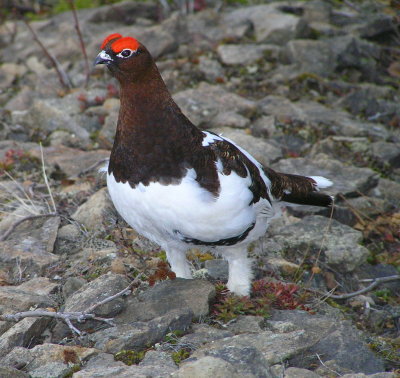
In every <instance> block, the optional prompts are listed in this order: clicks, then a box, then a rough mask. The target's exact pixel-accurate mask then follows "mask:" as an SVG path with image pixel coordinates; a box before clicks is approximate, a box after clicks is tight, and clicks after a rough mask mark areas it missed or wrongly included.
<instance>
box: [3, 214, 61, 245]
mask: <svg viewBox="0 0 400 378" xmlns="http://www.w3.org/2000/svg"><path fill="white" fill-rule="evenodd" d="M58 216H59V214H57V213H49V214H39V215H29V216H27V217H24V218H21V219H18V220H17V221H16V222H14V223H13V224H12V225H11V226H10V227H9V228H8V230H7V231H6V232H5V233H4V234H3V235H1V236H0V241H4V240H7V238H8V237H9V236H10V235H11V234H12V233H13V232H14V230H15V229H16V228H17V227H18V226H19V225H20V224H21V223H23V222H25V221H28V220H34V219H39V218H50V217H58Z"/></svg>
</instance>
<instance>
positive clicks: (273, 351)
mask: <svg viewBox="0 0 400 378" xmlns="http://www.w3.org/2000/svg"><path fill="white" fill-rule="evenodd" d="M314 343H315V341H314V340H313V339H311V338H310V337H309V336H308V335H306V334H305V332H304V331H294V332H287V333H284V334H275V333H273V332H270V331H264V332H261V333H259V334H241V335H236V336H233V337H226V338H224V339H221V340H217V341H214V342H213V343H209V344H205V345H204V346H202V347H201V348H199V349H197V350H196V351H195V352H194V353H193V354H192V357H195V358H200V357H203V356H206V355H207V356H214V357H216V356H218V354H219V351H221V354H222V355H223V354H225V353H229V349H230V348H233V351H234V352H233V353H234V354H235V353H236V351H238V353H239V354H240V352H239V350H240V348H250V349H249V353H251V354H253V355H254V356H255V357H256V358H257V360H258V361H259V362H261V361H260V355H259V354H258V353H256V352H255V350H258V351H259V352H261V353H262V355H263V363H262V364H261V368H265V366H266V365H265V363H267V364H268V365H272V364H276V363H279V362H281V361H284V360H286V359H289V358H291V357H294V356H296V355H298V354H301V353H302V352H303V351H305V350H306V349H307V348H309V347H311V346H312V345H313V344H314ZM236 362H237V363H240V358H238V360H237V361H236Z"/></svg>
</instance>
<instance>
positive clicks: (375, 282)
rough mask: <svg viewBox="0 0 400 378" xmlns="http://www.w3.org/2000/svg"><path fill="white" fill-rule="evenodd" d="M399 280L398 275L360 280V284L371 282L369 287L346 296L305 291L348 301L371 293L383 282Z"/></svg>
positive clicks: (399, 276)
mask: <svg viewBox="0 0 400 378" xmlns="http://www.w3.org/2000/svg"><path fill="white" fill-rule="evenodd" d="M397 280H400V274H398V275H394V276H387V277H379V278H374V279H366V280H362V281H361V282H371V284H370V285H368V286H367V287H364V288H363V289H360V290H357V291H354V292H352V293H346V294H338V295H336V294H331V293H330V292H329V293H323V292H321V291H319V290H314V289H307V290H309V291H313V292H316V293H318V294H322V295H324V296H326V297H327V298H332V299H349V298H353V297H355V296H357V295H360V294H364V293H367V292H368V291H371V290H372V289H374V288H376V287H377V286H379V285H381V284H383V283H385V282H391V281H397Z"/></svg>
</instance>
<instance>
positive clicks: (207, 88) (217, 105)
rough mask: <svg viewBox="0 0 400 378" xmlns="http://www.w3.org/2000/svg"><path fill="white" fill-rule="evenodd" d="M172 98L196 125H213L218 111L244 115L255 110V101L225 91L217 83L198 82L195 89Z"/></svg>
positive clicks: (208, 126)
mask: <svg viewBox="0 0 400 378" xmlns="http://www.w3.org/2000/svg"><path fill="white" fill-rule="evenodd" d="M173 97H174V100H175V101H176V102H177V104H178V105H179V106H180V107H181V109H182V111H183V113H184V114H185V115H187V116H188V117H189V119H190V120H191V121H192V122H193V123H194V124H195V125H197V126H202V125H203V126H205V127H206V128H210V127H213V126H214V123H213V118H214V117H215V116H216V115H217V114H218V113H219V112H227V111H231V112H236V113H239V114H242V115H244V116H246V115H251V114H252V113H253V112H254V111H255V103H254V102H253V101H250V100H247V99H245V98H243V97H240V96H238V95H236V94H234V93H229V92H227V91H226V90H225V89H224V88H222V87H221V86H217V85H210V84H207V83H204V82H202V83H200V85H199V86H198V88H196V89H187V90H185V91H182V92H179V93H177V94H175V95H174V96H173Z"/></svg>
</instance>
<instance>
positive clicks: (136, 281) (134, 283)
mask: <svg viewBox="0 0 400 378" xmlns="http://www.w3.org/2000/svg"><path fill="white" fill-rule="evenodd" d="M140 282H141V281H140V280H139V279H138V278H135V279H134V280H133V281H132V282H131V283H130V284H129V285H128V286H127V287H126V288H125V289H123V290H121V291H120V292H118V293H117V294H114V295H111V296H110V297H107V298H105V299H103V300H102V301H100V302H98V303H95V304H94V305H92V306H90V307H89V308H88V309H87V310H86V311H85V313H88V312H93V311H94V310H95V309H96V308H97V307H99V306H101V305H103V304H105V303H108V302H111V301H112V300H114V299H116V298H118V297H122V296H123V295H125V294H128V292H129V291H130V290H131V289H132V287H134V286H138V285H139V284H140Z"/></svg>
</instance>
